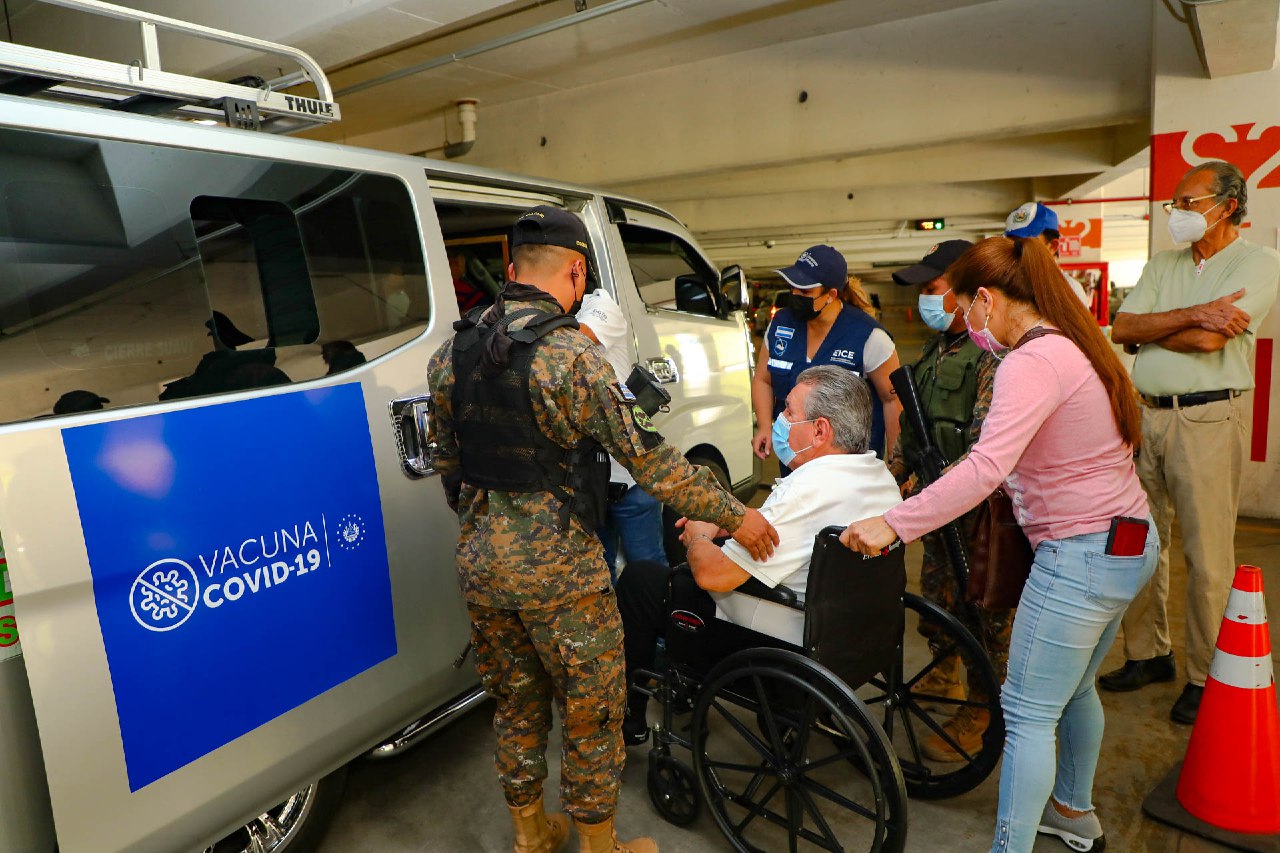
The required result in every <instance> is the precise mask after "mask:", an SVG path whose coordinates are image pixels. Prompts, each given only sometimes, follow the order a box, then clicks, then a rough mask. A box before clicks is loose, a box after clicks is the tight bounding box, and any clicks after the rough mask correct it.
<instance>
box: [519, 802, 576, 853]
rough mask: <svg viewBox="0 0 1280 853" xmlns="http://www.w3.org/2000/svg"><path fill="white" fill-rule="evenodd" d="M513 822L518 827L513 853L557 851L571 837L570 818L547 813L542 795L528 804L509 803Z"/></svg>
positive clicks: (549, 852)
mask: <svg viewBox="0 0 1280 853" xmlns="http://www.w3.org/2000/svg"><path fill="white" fill-rule="evenodd" d="M507 808H508V809H510V810H511V823H512V824H513V825H514V826H515V829H516V844H515V847H513V848H512V853H557V851H559V849H560V848H561V847H562V846H563V845H564V842H565V839H567V838H568V837H569V818H568V817H566V816H565V815H563V814H560V813H558V812H557V813H556V814H551V815H549V814H547V813H546V811H544V810H543V808H542V797H541V796H539V797H538V799H537V800H535V801H534V802H532V803H530V804H529V805H527V806H513V805H508V806H507Z"/></svg>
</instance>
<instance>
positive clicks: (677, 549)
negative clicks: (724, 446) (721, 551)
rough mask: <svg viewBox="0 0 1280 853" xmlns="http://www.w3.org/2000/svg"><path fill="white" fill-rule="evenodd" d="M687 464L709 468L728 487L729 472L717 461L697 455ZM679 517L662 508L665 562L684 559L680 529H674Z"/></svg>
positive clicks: (671, 563)
mask: <svg viewBox="0 0 1280 853" xmlns="http://www.w3.org/2000/svg"><path fill="white" fill-rule="evenodd" d="M689 464H691V465H703V466H705V467H707V468H710V469H711V473H712V474H714V475H715V477H716V480H718V481H719V482H720V485H722V486H724V487H725V489H730V488H732V486H731V485H730V484H729V472H728V471H726V470H724V466H723V465H721V464H720V463H719V462H713V461H711V460H710V459H700V458H698V457H697V456H690V457H689ZM679 518H680V513H678V512H676V511H674V510H671V509H668V508H667V507H665V506H664V507H663V508H662V548H663V550H664V551H666V552H667V564H668V565H671V566H678V565H680V564H681V563H683V562H684V561H685V553H684V546H683V545H681V544H680V531H679V530H676V521H678V520H679Z"/></svg>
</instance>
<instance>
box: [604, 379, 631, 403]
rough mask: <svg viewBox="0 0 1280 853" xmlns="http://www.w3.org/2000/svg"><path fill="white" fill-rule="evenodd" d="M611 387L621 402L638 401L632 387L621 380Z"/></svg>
mask: <svg viewBox="0 0 1280 853" xmlns="http://www.w3.org/2000/svg"><path fill="white" fill-rule="evenodd" d="M609 389H610V390H611V391H613V396H615V397H617V398H618V401H619V402H621V403H634V402H635V401H636V395H635V394H632V393H631V389H630V388H628V387H627V386H626V385H623V384H622V383H621V382H615V383H613V384H612V385H610V386H609Z"/></svg>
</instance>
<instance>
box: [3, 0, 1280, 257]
mask: <svg viewBox="0 0 1280 853" xmlns="http://www.w3.org/2000/svg"><path fill="white" fill-rule="evenodd" d="M1231 2H1250V3H1254V2H1260V0H1231ZM1266 2H1269V3H1272V4H1274V3H1275V0H1266ZM8 3H9V8H10V10H11V12H12V20H11V22H10V23H11V24H12V27H13V36H14V40H16V41H19V42H23V43H27V44H36V45H39V46H43V47H54V48H58V49H79V50H80V51H81V52H85V53H89V54H91V55H95V56H102V57H103V58H113V59H124V60H125V61H128V59H130V58H133V57H135V56H137V55H138V40H137V37H136V33H134V32H133V31H132V30H130V28H129V27H128V26H126V25H122V24H111V25H110V26H102V25H100V24H97V23H94V22H92V19H89V21H90V22H89V23H85V22H83V16H72V15H71V13H68V12H65V11H63V10H58V9H52V8H50V7H48V6H46V5H45V4H43V3H38V2H33V0H8ZM125 5H130V6H134V7H137V8H144V9H147V10H148V11H153V12H158V13H160V14H166V15H171V16H174V17H178V18H184V19H187V20H192V21H196V22H199V23H203V24H207V25H210V26H215V27H221V28H225V29H230V30H234V31H237V32H241V33H245V34H246V35H252V36H255V37H258V38H263V39H268V40H272V41H281V42H285V43H289V44H293V45H296V46H299V47H302V48H303V49H305V50H308V51H309V52H311V53H312V54H313V55H314V56H316V58H317V59H318V60H319V61H320V62H321V63H322V64H323V65H324V66H325V67H326V69H327V70H328V71H329V73H330V79H331V82H332V83H333V85H334V88H335V89H336V90H337V91H338V92H339V93H340V94H339V98H338V99H339V101H340V103H341V104H342V109H343V115H344V120H343V122H342V123H341V124H340V125H338V126H334V127H330V128H323V129H317V130H315V131H311V132H310V134H309V135H312V136H315V137H316V138H321V139H330V140H334V141H342V142H347V143H351V144H357V145H365V146H370V147H376V148H383V149H386V150H392V151H398V152H403V153H419V152H423V151H428V150H432V149H437V150H438V148H439V146H442V145H444V144H445V143H446V142H448V141H453V140H456V139H457V136H458V128H457V123H456V119H455V116H454V111H453V108H452V105H453V103H454V101H456V100H457V99H460V98H477V99H479V101H480V106H479V136H478V141H477V143H476V145H475V147H474V148H473V149H472V151H471V152H470V153H468V154H467V155H466V156H465V158H463V162H469V163H475V164H477V165H484V166H491V167H497V168H504V169H509V170H512V171H517V172H524V173H529V174H535V175H544V176H548V177H553V178H558V179H563V180H567V181H573V182H576V183H585V184H591V185H597V186H604V187H608V188H611V189H613V190H615V191H618V192H624V193H627V194H630V195H636V196H640V197H642V198H646V199H650V200H653V201H655V202H657V203H660V204H662V205H663V206H665V207H667V208H668V209H671V210H672V211H673V212H675V213H676V214H677V215H678V216H680V217H681V218H682V219H684V220H685V221H686V222H687V223H688V224H689V226H690V227H691V228H692V229H693V230H694V231H695V233H697V234H698V235H699V236H700V238H701V239H702V241H703V243H704V245H705V246H706V247H707V248H708V250H709V251H710V252H711V253H712V255H713V256H714V257H715V259H716V260H719V261H722V262H725V263H728V262H740V263H743V264H744V265H746V266H749V267H753V268H766V267H771V266H777V265H778V264H779V263H781V262H783V261H785V260H787V259H786V258H785V257H780V256H781V255H784V254H790V255H791V256H792V257H794V255H795V254H796V253H797V252H798V251H799V249H802V248H804V246H806V245H809V244H811V243H813V242H818V241H825V242H830V243H833V244H834V245H836V246H837V247H839V248H841V249H842V250H843V251H845V252H846V254H847V255H848V256H849V257H850V259H851V262H852V263H853V265H854V266H855V267H856V268H858V269H860V270H862V271H863V272H871V273H872V274H873V276H874V275H875V274H876V271H877V270H880V267H879V266H875V265H879V264H884V263H888V262H892V261H898V260H904V259H909V258H912V257H918V256H919V255H920V254H922V253H923V252H924V251H925V250H927V249H928V247H929V245H931V243H932V242H933V241H935V240H936V239H937V236H936V235H932V234H919V233H916V232H914V231H912V230H909V229H908V228H907V227H906V226H907V224H908V222H909V220H912V219H916V218H925V217H934V216H942V217H946V219H947V224H948V231H947V236H979V235H981V234H984V233H989V232H992V231H995V230H998V229H999V227H1000V223H1002V221H1003V218H1004V216H1005V214H1007V213H1008V212H1009V211H1010V210H1012V209H1013V208H1014V207H1016V206H1017V205H1019V204H1021V203H1022V202H1024V201H1027V200H1030V199H1032V198H1040V199H1053V198H1062V197H1081V196H1083V195H1085V194H1087V193H1092V194H1094V195H1095V196H1096V195H1097V194H1099V193H1101V192H1104V191H1106V190H1107V188H1109V187H1110V188H1114V187H1115V186H1118V184H1117V183H1116V182H1117V181H1120V182H1123V181H1124V180H1126V178H1127V177H1129V176H1132V175H1133V174H1134V172H1135V170H1136V169H1140V168H1141V167H1142V166H1143V165H1144V161H1143V157H1144V152H1145V149H1146V146H1147V143H1148V139H1149V132H1150V130H1149V121H1150V90H1151V80H1150V75H1151V25H1152V20H1153V18H1152V16H1153V15H1156V14H1161V15H1163V14H1168V12H1167V11H1166V10H1165V7H1164V6H1163V5H1162V4H1161V2H1160V0H1124V2H1116V0H1072V2H1070V3H1063V2H1061V0H651V2H644V3H641V4H640V5H636V6H633V7H631V8H628V9H626V10H624V11H619V12H617V13H615V14H611V15H607V16H604V17H600V18H598V19H596V20H592V21H589V22H580V23H577V24H575V25H573V26H569V27H566V28H564V29H560V30H558V31H556V32H553V33H549V34H544V35H540V36H538V37H536V38H531V39H529V40H526V41H522V42H519V43H516V44H512V45H510V46H506V47H502V48H500V49H497V50H493V51H490V52H486V53H483V54H481V55H478V56H475V57H472V58H469V59H466V60H464V61H457V62H452V63H449V64H447V65H444V66H443V67H440V68H436V69H434V70H430V71H426V72H423V73H419V74H414V75H411V76H407V77H404V78H403V79H400V80H396V81H393V82H386V83H382V84H379V85H373V86H372V87H370V88H363V89H361V90H359V91H354V92H351V93H349V94H342V93H343V91H344V90H347V89H350V88H352V87H362V86H368V85H369V84H370V82H371V81H377V80H378V79H380V78H383V77H385V76H386V75H389V74H393V73H395V72H398V71H401V70H402V69H406V68H410V67H413V66H416V65H419V64H421V63H424V62H426V61H429V60H432V59H435V58H438V57H442V56H448V55H450V54H454V53H457V52H459V51H464V50H467V49H468V48H472V47H474V46H476V45H479V44H483V43H485V42H488V41H491V40H493V39H497V38H500V37H503V36H508V35H510V34H513V33H518V32H521V31H523V30H526V29H528V28H530V27H534V26H537V25H540V24H544V23H546V22H549V21H553V20H556V19H562V18H573V17H574V16H575V15H578V14H579V13H580V11H579V10H580V9H583V8H585V9H587V10H594V9H597V8H599V7H601V6H604V5H606V0H516V2H505V3H502V2H492V1H491V0H271V2H269V3H264V2H260V0H259V2H255V3H250V2H246V0H222V2H216V3H211V2H207V0H133V2H128V3H126V4H125ZM1229 5H1230V3H1223V4H1221V6H1222V7H1223V8H1224V9H1225V8H1227V7H1228V6H1229ZM5 36H6V31H5V27H4V26H3V25H0V38H3V37H5ZM1188 38H1190V34H1189V36H1188ZM1216 43H1217V42H1212V41H1211V45H1212V44H1216ZM161 47H162V55H163V57H164V61H165V64H166V68H169V69H171V70H178V71H188V72H195V71H204V72H206V73H208V74H210V75H211V76H223V77H231V76H235V75H238V74H241V73H246V72H254V73H258V74H261V75H262V76H265V77H268V78H270V77H275V76H279V74H280V72H281V71H282V70H288V69H278V68H274V67H271V66H272V63H271V62H270V61H268V62H266V63H263V62H262V60H260V59H256V58H254V57H251V56H247V55H245V54H244V53H242V52H238V51H236V50H235V49H233V48H225V47H222V46H216V45H213V46H209V45H197V44H195V43H194V42H190V41H189V40H185V39H174V40H166V39H164V38H163V37H162V41H161ZM437 156H438V155H437ZM1122 213H1126V215H1128V216H1130V218H1134V219H1135V220H1137V219H1140V213H1141V206H1140V205H1139V206H1138V207H1136V208H1135V209H1134V210H1132V211H1128V212H1124V211H1122ZM1136 230H1137V229H1136V228H1135V229H1134V231H1135V233H1136Z"/></svg>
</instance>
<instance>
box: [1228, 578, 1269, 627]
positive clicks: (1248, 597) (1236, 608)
mask: <svg viewBox="0 0 1280 853" xmlns="http://www.w3.org/2000/svg"><path fill="white" fill-rule="evenodd" d="M1223 618H1224V619H1230V620H1231V621H1232V622H1239V623H1241V624H1243V625H1265V624H1267V602H1266V599H1265V598H1264V597H1263V595H1262V593H1260V592H1245V591H1244V590H1241V589H1236V588H1235V587H1232V588H1231V596H1230V597H1229V598H1228V599H1227V612H1226V613H1225V614H1223Z"/></svg>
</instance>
